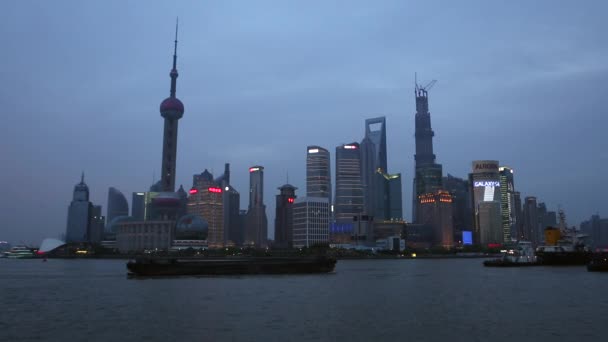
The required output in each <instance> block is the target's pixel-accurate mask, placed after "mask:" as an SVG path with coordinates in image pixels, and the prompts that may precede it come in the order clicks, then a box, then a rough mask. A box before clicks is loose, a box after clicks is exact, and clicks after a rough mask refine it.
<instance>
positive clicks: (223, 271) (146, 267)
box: [127, 256, 336, 276]
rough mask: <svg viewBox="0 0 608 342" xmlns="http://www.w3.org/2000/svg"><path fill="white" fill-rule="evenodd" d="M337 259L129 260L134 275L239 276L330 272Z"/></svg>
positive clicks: (131, 272) (319, 257)
mask: <svg viewBox="0 0 608 342" xmlns="http://www.w3.org/2000/svg"><path fill="white" fill-rule="evenodd" d="M335 266H336V259H335V258H332V257H326V256H316V257H249V258H220V259H211V258H210V259H201V258H195V259H185V258H184V259H176V258H159V259H156V258H139V259H136V260H135V261H129V262H128V263H127V269H128V270H129V273H130V274H131V275H136V276H182V275H236V274H295V273H329V272H332V271H333V270H334V268H335Z"/></svg>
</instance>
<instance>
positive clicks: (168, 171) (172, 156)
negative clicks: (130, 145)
mask: <svg viewBox="0 0 608 342" xmlns="http://www.w3.org/2000/svg"><path fill="white" fill-rule="evenodd" d="M169 76H170V77H171V90H170V95H169V97H168V98H166V99H165V100H163V102H162V103H161V104H160V114H161V116H162V117H163V118H164V119H165V127H164V134H163V160H162V171H161V190H162V191H165V192H173V191H175V162H176V160H177V128H178V120H179V119H181V118H182V116H183V115H184V104H183V103H182V102H181V101H180V100H179V99H178V98H177V97H176V96H175V92H176V88H177V76H178V73H177V25H176V26H175V46H174V49H173V68H172V69H171V73H170V74H169Z"/></svg>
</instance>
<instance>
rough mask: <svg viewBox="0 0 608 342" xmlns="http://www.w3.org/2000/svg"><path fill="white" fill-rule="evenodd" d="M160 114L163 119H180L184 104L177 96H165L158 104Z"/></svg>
mask: <svg viewBox="0 0 608 342" xmlns="http://www.w3.org/2000/svg"><path fill="white" fill-rule="evenodd" d="M160 115H161V116H162V117H163V118H165V119H181V117H182V116H183V115H184V104H183V103H182V101H180V100H179V99H178V98H177V97H167V98H166V99H164V100H163V102H161V104H160Z"/></svg>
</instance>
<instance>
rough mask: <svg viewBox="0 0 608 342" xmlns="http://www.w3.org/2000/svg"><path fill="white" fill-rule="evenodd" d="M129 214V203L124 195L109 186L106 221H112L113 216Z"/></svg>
mask: <svg viewBox="0 0 608 342" xmlns="http://www.w3.org/2000/svg"><path fill="white" fill-rule="evenodd" d="M118 216H129V203H127V199H126V198H125V195H123V194H122V192H120V191H119V190H118V189H116V188H114V187H110V188H109V189H108V210H107V215H106V218H107V219H108V222H112V220H113V219H114V218H115V217H118Z"/></svg>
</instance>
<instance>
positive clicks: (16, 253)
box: [4, 246, 35, 259]
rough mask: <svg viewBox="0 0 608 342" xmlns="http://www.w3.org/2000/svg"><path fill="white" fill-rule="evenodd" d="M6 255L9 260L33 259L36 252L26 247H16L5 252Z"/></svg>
mask: <svg viewBox="0 0 608 342" xmlns="http://www.w3.org/2000/svg"><path fill="white" fill-rule="evenodd" d="M4 255H5V256H6V257H7V258H9V259H31V258H34V257H35V255H34V252H32V249H31V248H28V247H26V246H15V247H13V248H11V249H10V250H8V251H7V252H4Z"/></svg>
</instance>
